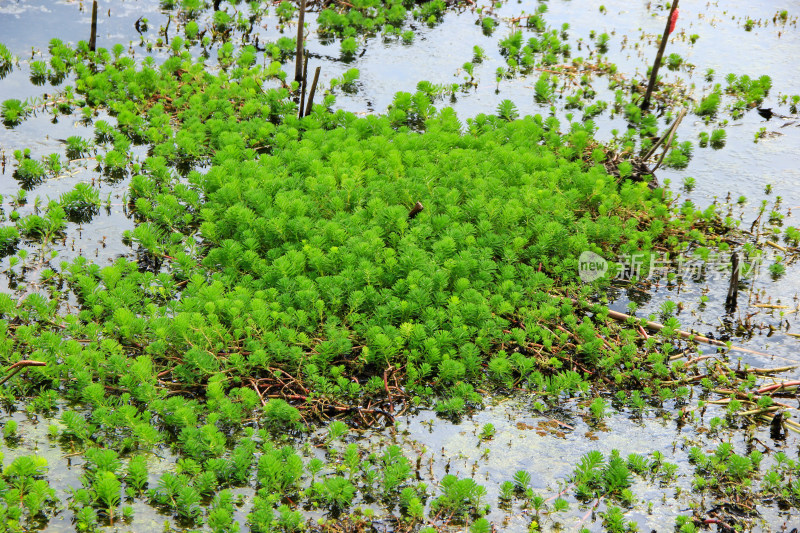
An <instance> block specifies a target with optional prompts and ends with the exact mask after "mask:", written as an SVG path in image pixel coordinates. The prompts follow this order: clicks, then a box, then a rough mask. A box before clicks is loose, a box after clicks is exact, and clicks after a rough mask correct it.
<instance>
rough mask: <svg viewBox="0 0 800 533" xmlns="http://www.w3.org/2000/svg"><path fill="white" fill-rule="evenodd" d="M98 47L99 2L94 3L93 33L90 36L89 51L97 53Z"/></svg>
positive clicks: (95, 0)
mask: <svg viewBox="0 0 800 533" xmlns="http://www.w3.org/2000/svg"><path fill="white" fill-rule="evenodd" d="M96 45H97V0H94V1H93V2H92V33H91V35H89V50H91V51H92V52H94V51H95V47H96Z"/></svg>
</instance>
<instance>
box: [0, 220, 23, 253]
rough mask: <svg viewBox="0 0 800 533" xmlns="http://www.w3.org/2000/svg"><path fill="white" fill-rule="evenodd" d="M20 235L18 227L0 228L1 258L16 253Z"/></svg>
mask: <svg viewBox="0 0 800 533" xmlns="http://www.w3.org/2000/svg"><path fill="white" fill-rule="evenodd" d="M19 239H20V234H19V230H18V229H17V228H16V226H0V257H5V256H7V255H9V254H12V253H14V251H15V250H16V248H17V245H18V244H19Z"/></svg>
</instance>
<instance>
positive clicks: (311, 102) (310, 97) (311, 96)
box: [303, 67, 322, 117]
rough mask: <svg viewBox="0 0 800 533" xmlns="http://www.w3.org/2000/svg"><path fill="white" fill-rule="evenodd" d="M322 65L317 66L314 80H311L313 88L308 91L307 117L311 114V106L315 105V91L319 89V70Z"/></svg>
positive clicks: (305, 115)
mask: <svg viewBox="0 0 800 533" xmlns="http://www.w3.org/2000/svg"><path fill="white" fill-rule="evenodd" d="M321 69H322V67H317V69H316V70H315V71H314V81H312V82H311V90H310V91H309V92H308V103H307V104H306V112H305V114H304V115H303V116H304V117H307V116H308V115H310V114H311V108H312V106H313V105H314V93H315V92H316V91H317V82H318V81H319V71H320V70H321Z"/></svg>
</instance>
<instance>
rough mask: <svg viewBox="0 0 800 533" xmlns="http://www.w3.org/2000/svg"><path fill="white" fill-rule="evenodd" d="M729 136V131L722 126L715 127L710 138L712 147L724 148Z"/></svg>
mask: <svg viewBox="0 0 800 533" xmlns="http://www.w3.org/2000/svg"><path fill="white" fill-rule="evenodd" d="M727 136H728V134H727V132H726V131H725V130H724V129H722V128H719V129H715V130H714V131H712V132H711V139H710V144H711V147H712V148H714V149H715V150H719V149H720V148H724V147H725V140H726V139H727Z"/></svg>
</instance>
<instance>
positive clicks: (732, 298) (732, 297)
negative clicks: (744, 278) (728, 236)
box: [725, 252, 739, 313]
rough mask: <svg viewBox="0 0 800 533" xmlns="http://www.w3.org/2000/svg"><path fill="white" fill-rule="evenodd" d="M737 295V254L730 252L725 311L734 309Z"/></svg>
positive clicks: (730, 311)
mask: <svg viewBox="0 0 800 533" xmlns="http://www.w3.org/2000/svg"><path fill="white" fill-rule="evenodd" d="M738 296H739V254H737V253H736V252H733V254H731V283H730V285H728V296H727V297H726V298H725V311H726V312H728V313H733V312H734V311H736V299H737V297H738Z"/></svg>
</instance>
